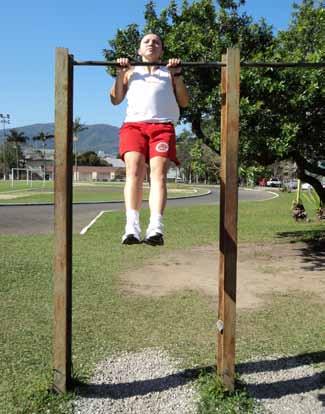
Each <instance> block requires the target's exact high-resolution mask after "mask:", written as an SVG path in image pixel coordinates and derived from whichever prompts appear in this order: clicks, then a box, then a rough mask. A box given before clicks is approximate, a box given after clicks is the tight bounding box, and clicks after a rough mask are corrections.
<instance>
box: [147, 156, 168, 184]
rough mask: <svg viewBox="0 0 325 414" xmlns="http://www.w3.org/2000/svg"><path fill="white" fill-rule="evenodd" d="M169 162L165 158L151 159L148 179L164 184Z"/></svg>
mask: <svg viewBox="0 0 325 414" xmlns="http://www.w3.org/2000/svg"><path fill="white" fill-rule="evenodd" d="M168 165H169V160H168V159H167V158H162V157H159V158H152V159H151V162H150V178H151V179H152V180H155V181H160V182H166V176H167V171H168Z"/></svg>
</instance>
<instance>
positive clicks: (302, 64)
mask: <svg viewBox="0 0 325 414" xmlns="http://www.w3.org/2000/svg"><path fill="white" fill-rule="evenodd" d="M129 63H130V66H167V64H168V62H138V61H132V60H130V62H129ZM73 65H74V66H109V67H115V66H120V64H119V63H117V62H107V61H99V60H85V61H79V60H74V61H73ZM179 66H182V67H184V68H186V67H190V68H198V69H213V68H222V67H225V66H226V64H225V63H223V62H181V63H180V64H179ZM240 66H241V67H243V68H310V69H322V68H325V62H315V63H314V62H240Z"/></svg>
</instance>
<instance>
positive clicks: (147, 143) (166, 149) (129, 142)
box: [120, 122, 179, 165]
mask: <svg viewBox="0 0 325 414" xmlns="http://www.w3.org/2000/svg"><path fill="white" fill-rule="evenodd" d="M129 151H136V152H140V153H141V154H143V155H144V156H145V159H146V162H147V163H149V160H150V159H151V158H153V157H165V158H169V159H170V160H171V161H174V162H175V164H176V165H179V161H178V159H177V158H176V136H175V128H174V125H173V124H172V123H161V124H159V123H149V122H125V123H124V124H123V125H122V127H121V128H120V156H121V158H122V160H124V154H125V153H126V152H129Z"/></svg>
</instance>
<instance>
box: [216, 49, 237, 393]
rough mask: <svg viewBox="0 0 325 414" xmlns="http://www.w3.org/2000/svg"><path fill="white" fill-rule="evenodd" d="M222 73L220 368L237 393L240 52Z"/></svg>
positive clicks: (228, 385)
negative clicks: (235, 383) (235, 384)
mask: <svg viewBox="0 0 325 414" xmlns="http://www.w3.org/2000/svg"><path fill="white" fill-rule="evenodd" d="M222 61H223V62H224V63H226V64H227V66H226V67H223V68H222V70H221V97H222V98H221V99H222V106H221V173H220V181H221V183H220V239H219V246H220V247H219V250H220V259H219V312H218V322H217V329H218V352H217V368H218V374H219V375H220V377H221V379H222V381H223V383H224V385H225V387H226V388H227V389H228V390H230V391H233V390H234V382H235V381H234V377H235V334H236V271H237V216H238V137H239V87H240V52H239V49H228V50H227V55H223V56H222Z"/></svg>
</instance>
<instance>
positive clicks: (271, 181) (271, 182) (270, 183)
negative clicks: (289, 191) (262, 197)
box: [266, 178, 282, 187]
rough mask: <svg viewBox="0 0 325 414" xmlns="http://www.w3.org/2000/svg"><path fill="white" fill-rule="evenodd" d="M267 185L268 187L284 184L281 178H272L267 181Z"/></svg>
mask: <svg viewBox="0 0 325 414" xmlns="http://www.w3.org/2000/svg"><path fill="white" fill-rule="evenodd" d="M266 186H267V187H281V186H282V181H281V180H279V179H278V178H270V179H269V180H268V181H267V182H266Z"/></svg>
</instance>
